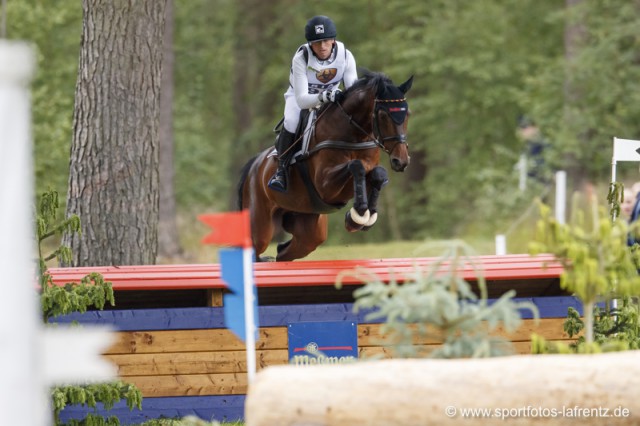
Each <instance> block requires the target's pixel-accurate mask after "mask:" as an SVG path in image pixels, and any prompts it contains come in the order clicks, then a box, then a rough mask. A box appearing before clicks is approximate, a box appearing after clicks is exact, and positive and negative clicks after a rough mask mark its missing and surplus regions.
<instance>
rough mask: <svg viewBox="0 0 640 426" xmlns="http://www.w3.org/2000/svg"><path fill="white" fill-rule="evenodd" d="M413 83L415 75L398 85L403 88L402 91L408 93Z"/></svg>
mask: <svg viewBox="0 0 640 426" xmlns="http://www.w3.org/2000/svg"><path fill="white" fill-rule="evenodd" d="M412 84H413V76H411V77H409V80H407V81H405V82H404V83H402V84H401V85H400V86H398V89H400V90H402V93H407V92H408V91H409V89H411V85H412Z"/></svg>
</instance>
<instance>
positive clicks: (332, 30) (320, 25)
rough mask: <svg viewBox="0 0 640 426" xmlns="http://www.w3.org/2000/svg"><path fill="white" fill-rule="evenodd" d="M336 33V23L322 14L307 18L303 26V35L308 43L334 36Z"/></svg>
mask: <svg viewBox="0 0 640 426" xmlns="http://www.w3.org/2000/svg"><path fill="white" fill-rule="evenodd" d="M337 35H338V31H337V30H336V24H334V23H333V21H332V20H331V19H330V18H328V17H326V16H322V15H320V16H314V17H313V18H311V19H309V20H308V21H307V25H305V27H304V36H305V37H306V38H307V41H308V42H309V43H311V42H314V41H320V40H326V39H329V38H336V36H337Z"/></svg>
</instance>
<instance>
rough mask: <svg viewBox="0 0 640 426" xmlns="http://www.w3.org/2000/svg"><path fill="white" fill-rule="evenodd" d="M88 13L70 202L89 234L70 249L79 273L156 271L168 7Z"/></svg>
mask: <svg viewBox="0 0 640 426" xmlns="http://www.w3.org/2000/svg"><path fill="white" fill-rule="evenodd" d="M82 5H83V14H84V17H83V25H82V26H83V33H82V41H81V46H80V61H79V69H78V81H77V84H76V95H75V108H74V120H73V121H74V122H73V140H72V144H71V158H70V166H69V169H70V170H69V190H68V198H67V214H74V213H75V214H77V215H78V216H79V217H80V219H81V221H82V234H81V235H76V236H73V237H72V238H69V237H66V238H65V242H66V243H67V244H70V245H71V248H72V250H73V258H74V264H75V265H76V266H99V265H135V264H153V263H154V262H155V259H156V254H157V248H158V241H157V230H158V229H157V228H158V197H159V189H158V122H159V115H160V79H161V73H162V37H163V28H164V8H165V2H163V1H157V0H140V1H130V0H83V2H82ZM69 240H70V241H69Z"/></svg>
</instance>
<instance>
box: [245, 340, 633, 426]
mask: <svg viewBox="0 0 640 426" xmlns="http://www.w3.org/2000/svg"><path fill="white" fill-rule="evenodd" d="M638 385H640V351H628V352H619V353H610V354H598V355H526V356H511V357H503V358H490V359H466V360H424V359H423V360H381V361H372V362H359V363H354V364H349V365H316V366H312V367H294V366H276V367H268V368H266V369H264V370H262V371H261V372H259V373H258V374H257V377H256V380H255V381H254V382H253V383H252V384H251V385H250V387H249V392H248V395H247V400H246V405H245V407H246V408H245V420H246V426H266V425H313V426H333V425H336V426H344V425H359V426H374V425H394V426H405V425H406V426H415V425H422V426H426V425H441V424H446V425H449V424H451V425H453V424H465V425H486V424H498V423H499V424H518V425H530V424H545V425H548V424H552V425H565V424H566V425H568V424H572V425H573V424H578V423H579V424H581V425H601V424H640V399H638V398H637V394H636V393H635V389H637V388H638ZM471 410H476V411H475V412H473V411H471ZM505 420H506V421H505Z"/></svg>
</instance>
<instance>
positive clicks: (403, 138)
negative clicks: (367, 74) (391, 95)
mask: <svg viewBox="0 0 640 426" xmlns="http://www.w3.org/2000/svg"><path fill="white" fill-rule="evenodd" d="M406 101H407V100H406V98H401V99H378V98H375V99H374V101H373V102H374V107H373V112H372V117H371V121H372V122H373V135H372V136H373V140H372V141H365V143H366V142H373V143H374V144H375V145H376V146H377V147H378V148H380V149H381V150H383V151H384V152H385V153H387V155H391V153H392V152H393V150H394V149H396V146H398V144H405V145H408V144H407V135H406V134H404V133H398V134H395V135H391V136H383V135H382V131H381V130H380V116H379V114H378V112H379V111H381V110H382V111H384V112H385V113H386V114H387V115H390V113H389V110H388V108H387V107H384V106H380V104H384V103H400V102H406ZM337 105H338V107H340V110H341V111H342V112H343V114H344V115H346V116H347V117H348V118H349V123H350V124H351V125H352V126H354V127H355V128H356V129H358V130H360V131H361V132H362V133H363V134H365V135H366V136H369V135H370V133H369V132H367V131H366V130H365V129H364V128H363V127H362V126H361V125H360V124H359V123H358V122H357V121H355V120H354V119H353V116H352V115H350V114H349V113H348V112H347V111H345V109H344V107H343V106H342V105H341V104H340V103H338V104H337ZM390 141H397V142H396V144H395V145H394V146H393V148H391V149H387V148H386V146H385V143H387V142H390Z"/></svg>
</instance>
